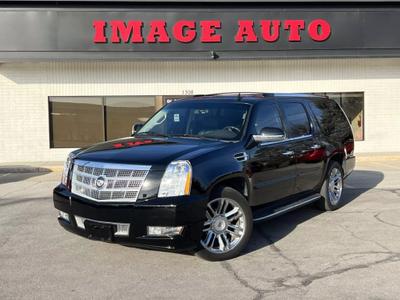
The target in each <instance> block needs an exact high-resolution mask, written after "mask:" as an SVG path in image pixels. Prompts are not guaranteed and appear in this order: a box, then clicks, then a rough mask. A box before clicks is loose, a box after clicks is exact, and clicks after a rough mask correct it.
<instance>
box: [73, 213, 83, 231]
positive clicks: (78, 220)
mask: <svg viewBox="0 0 400 300" xmlns="http://www.w3.org/2000/svg"><path fill="white" fill-rule="evenodd" d="M75 222H76V226H78V227H79V228H81V229H85V219H84V218H82V217H79V216H75Z"/></svg>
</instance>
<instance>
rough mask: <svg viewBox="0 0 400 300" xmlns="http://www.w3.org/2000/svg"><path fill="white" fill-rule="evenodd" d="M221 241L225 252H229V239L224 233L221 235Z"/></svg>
mask: <svg viewBox="0 0 400 300" xmlns="http://www.w3.org/2000/svg"><path fill="white" fill-rule="evenodd" d="M222 239H223V240H224V242H225V245H226V246H225V248H226V250H229V248H230V247H229V246H230V243H229V239H228V237H227V236H226V234H225V233H223V234H222Z"/></svg>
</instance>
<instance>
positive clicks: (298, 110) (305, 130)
mask: <svg viewBox="0 0 400 300" xmlns="http://www.w3.org/2000/svg"><path fill="white" fill-rule="evenodd" d="M282 112H283V114H284V116H285V121H286V132H287V135H288V137H289V138H293V137H299V136H303V135H307V134H310V132H311V127H310V121H309V120H308V116H307V113H306V111H305V109H304V106H303V105H302V104H300V103H296V102H287V103H284V104H282Z"/></svg>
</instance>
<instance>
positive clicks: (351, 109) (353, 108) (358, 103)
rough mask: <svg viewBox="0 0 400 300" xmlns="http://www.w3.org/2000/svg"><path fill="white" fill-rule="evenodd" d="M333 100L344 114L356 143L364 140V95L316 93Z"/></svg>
mask: <svg viewBox="0 0 400 300" xmlns="http://www.w3.org/2000/svg"><path fill="white" fill-rule="evenodd" d="M316 94H318V95H323V96H327V97H329V98H330V99H332V100H335V101H336V103H337V104H339V105H340V106H341V107H342V109H343V111H344V112H345V113H346V115H347V117H348V118H349V121H350V123H351V127H352V129H353V133H354V139H355V140H356V141H363V140H364V93H362V92H347V93H316Z"/></svg>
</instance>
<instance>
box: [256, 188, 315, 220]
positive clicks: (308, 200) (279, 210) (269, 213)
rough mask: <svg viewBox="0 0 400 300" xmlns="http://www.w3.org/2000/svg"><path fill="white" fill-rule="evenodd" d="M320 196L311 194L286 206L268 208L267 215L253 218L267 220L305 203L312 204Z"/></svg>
mask: <svg viewBox="0 0 400 300" xmlns="http://www.w3.org/2000/svg"><path fill="white" fill-rule="evenodd" d="M320 198H321V195H320V194H314V195H311V196H309V197H307V198H304V199H301V200H298V201H296V202H293V203H290V204H287V205H285V206H281V207H277V208H275V209H273V210H268V211H266V213H265V215H261V216H256V217H255V218H254V219H253V221H254V222H259V221H265V220H269V219H272V218H274V217H277V216H280V215H283V214H284V213H287V212H289V211H292V210H295V209H297V208H299V207H302V206H304V205H307V204H310V203H312V202H314V201H317V200H319V199H320Z"/></svg>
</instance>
